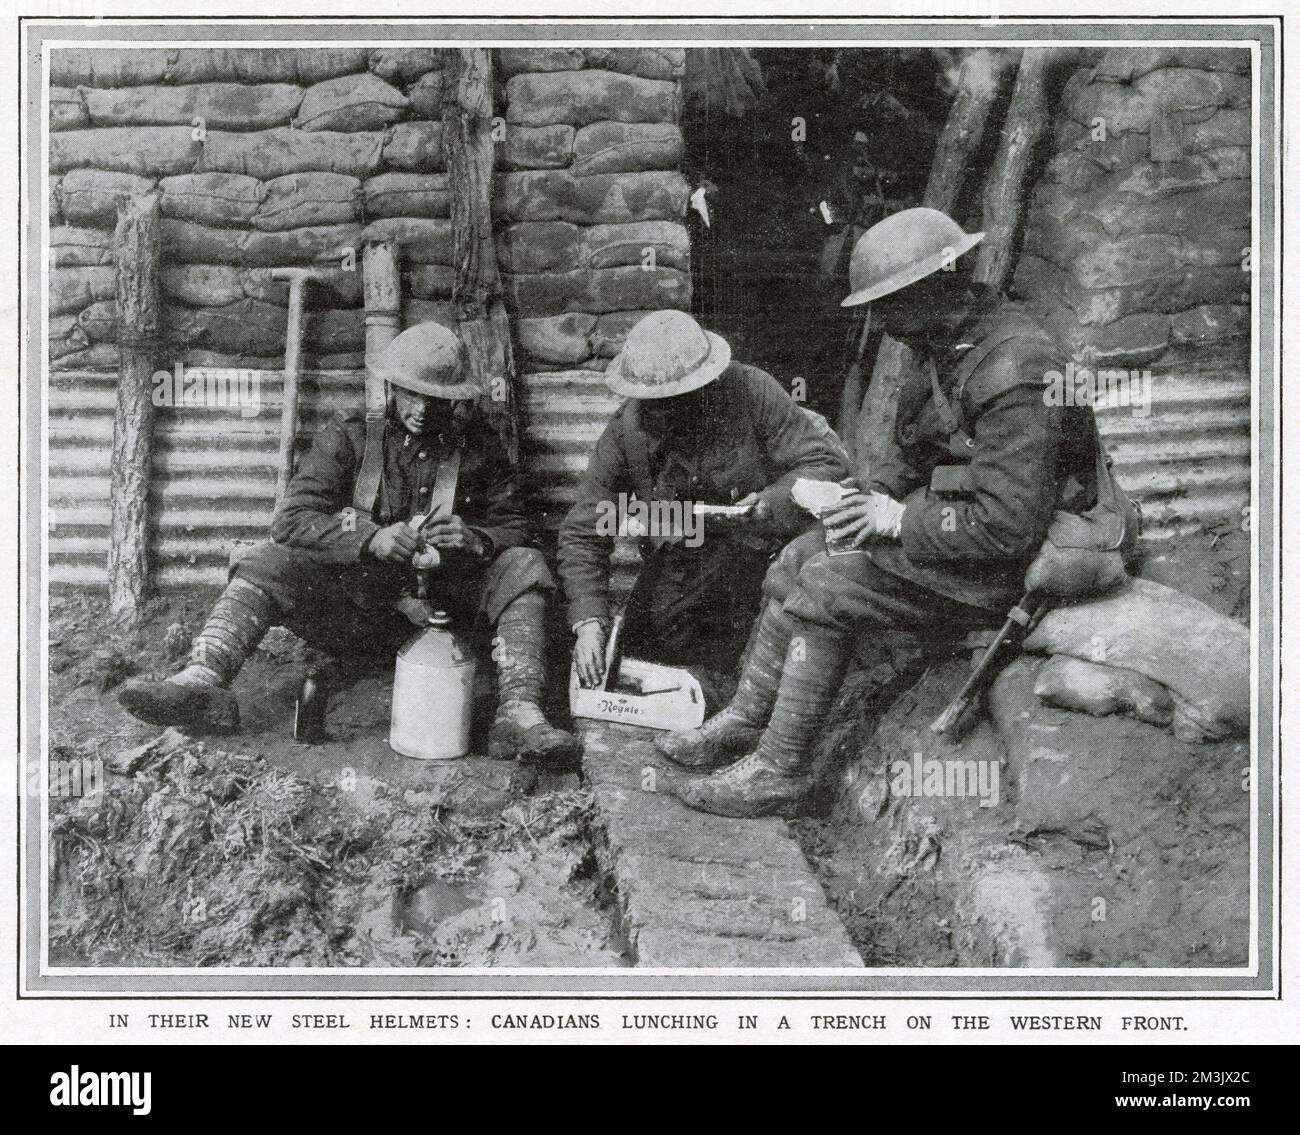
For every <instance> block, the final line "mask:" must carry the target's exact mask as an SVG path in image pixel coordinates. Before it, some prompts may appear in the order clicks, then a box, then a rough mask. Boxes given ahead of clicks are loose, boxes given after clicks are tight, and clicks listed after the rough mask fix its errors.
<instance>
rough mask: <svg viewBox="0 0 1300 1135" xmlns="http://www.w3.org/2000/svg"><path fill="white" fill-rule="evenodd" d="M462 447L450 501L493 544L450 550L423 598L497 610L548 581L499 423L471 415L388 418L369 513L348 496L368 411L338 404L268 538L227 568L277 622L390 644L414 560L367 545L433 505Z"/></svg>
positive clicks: (331, 647) (400, 624) (406, 630)
mask: <svg viewBox="0 0 1300 1135" xmlns="http://www.w3.org/2000/svg"><path fill="white" fill-rule="evenodd" d="M453 447H459V448H460V450H461V458H460V467H459V475H458V476H457V479H456V492H455V499H454V505H453V507H452V509H451V512H453V513H455V514H456V515H458V516H460V517H461V519H463V520H464V521H465V524H466V525H467V526H468V527H469V528H470V529H472V530H473V531H474V532H475V533H477V534H478V536H479V537H480V538H481V539H482V540H483V541H484V542H485V544H486V546H487V549H488V554H487V555H486V556H485V557H484V558H483V559H482V560H479V559H470V558H469V557H466V556H459V555H456V554H455V553H447V554H446V555H445V556H444V558H443V563H442V564H441V565H440V567H439V568H438V569H437V570H436V571H434V572H433V573H431V575H430V576H429V582H430V587H431V590H430V593H429V596H430V599H431V601H432V602H433V603H434V604H435V605H436V606H439V607H441V608H443V609H446V610H448V611H450V612H451V613H452V614H454V615H457V616H459V617H461V618H462V619H472V618H473V617H474V616H475V615H476V614H477V613H479V612H481V613H483V614H484V615H485V616H486V617H487V619H488V621H489V622H495V621H496V619H497V617H498V616H499V615H500V613H501V611H502V610H504V608H505V607H506V606H507V604H509V603H510V602H511V600H513V599H514V598H516V597H517V596H519V595H521V594H523V593H524V592H525V591H527V590H528V589H530V588H538V589H541V590H547V591H549V590H552V589H553V588H554V586H555V584H554V580H553V579H552V577H551V574H550V571H549V569H548V568H547V566H546V563H545V560H544V559H543V558H542V554H541V552H539V551H538V550H537V549H536V547H535V546H534V533H533V527H532V524H531V523H530V521H529V518H528V515H527V512H526V510H525V508H524V505H523V503H522V500H521V492H520V486H519V478H518V475H517V473H516V471H515V470H514V468H513V467H512V466H511V465H510V463H509V462H508V461H507V459H506V457H505V455H504V453H503V452H502V451H501V444H500V442H499V441H498V439H497V437H496V435H495V434H493V433H492V432H491V431H490V430H488V429H487V428H486V427H485V426H483V425H481V424H479V423H478V422H474V423H473V424H472V425H470V426H469V427H467V428H465V429H463V430H455V431H449V432H448V433H447V434H443V435H433V436H427V437H416V436H414V435H412V434H409V433H408V432H407V431H406V430H405V429H403V428H402V426H401V424H400V423H398V422H396V421H394V420H392V419H390V420H389V422H388V424H387V427H386V430H385V433H384V454H383V473H382V477H381V480H380V485H379V492H378V497H377V499H376V502H375V507H374V510H373V512H372V514H371V515H369V516H367V515H365V514H364V513H362V512H358V511H357V510H356V509H355V508H353V506H352V495H353V487H354V484H355V481H356V477H357V472H358V469H359V468H360V465H361V459H362V453H363V451H364V448H365V419H364V416H363V415H361V414H351V415H339V416H336V417H335V418H333V419H331V420H330V421H329V422H327V423H326V424H325V426H324V427H323V428H322V429H321V430H320V432H319V433H318V434H317V435H316V437H315V439H314V441H313V444H312V447H311V450H310V451H309V452H308V453H307V454H306V455H305V456H304V457H303V459H302V461H301V462H300V463H299V466H298V469H297V471H296V472H295V474H294V476H293V479H292V481H291V482H290V484H289V490H288V492H287V493H286V494H285V499H284V502H283V503H282V504H281V505H280V507H279V509H277V510H276V514H275V517H274V519H273V520H272V522H271V538H272V541H273V542H272V543H269V544H263V545H260V546H259V547H258V548H256V549H255V550H254V551H253V552H252V553H251V554H250V555H248V556H247V557H246V558H244V559H243V560H241V561H240V563H239V564H238V565H237V566H236V567H235V569H234V572H233V575H234V576H235V577H237V578H241V579H244V580H246V581H248V582H250V583H253V584H255V585H256V586H258V587H260V588H261V589H262V590H263V591H265V592H266V593H267V594H269V595H270V596H271V597H272V598H273V599H274V600H275V604H276V607H277V609H278V611H279V612H280V615H281V621H282V622H283V623H284V625H286V626H288V627H289V628H290V629H292V630H293V631H294V632H295V633H296V634H298V635H299V636H300V637H302V638H304V639H306V640H307V641H309V642H311V643H312V644H313V645H317V646H319V647H320V648H321V649H324V650H328V651H329V652H331V653H333V654H346V653H353V652H361V653H369V652H372V651H373V652H377V653H380V654H384V653H389V654H391V651H392V649H393V647H394V645H395V643H394V639H397V640H399V641H400V637H401V636H404V635H409V634H410V633H411V625H410V623H409V622H408V621H407V620H406V618H405V617H404V616H402V615H400V614H399V613H398V612H397V611H396V610H395V609H394V605H395V604H396V603H397V602H398V600H399V599H400V598H401V597H402V595H403V593H404V592H407V593H409V592H410V591H411V590H412V588H413V585H414V583H415V572H414V570H413V569H412V568H411V567H409V566H407V565H403V564H392V563H385V562H381V561H378V560H375V559H372V558H370V557H369V556H367V555H365V548H366V545H367V544H368V542H369V541H370V538H371V537H372V536H373V535H374V533H375V532H377V531H378V530H379V529H380V528H382V527H385V526H386V525H389V524H394V523H396V522H398V521H402V520H410V519H411V518H412V517H413V516H419V515H423V514H424V513H426V512H428V510H429V500H430V498H431V496H432V495H433V494H434V492H435V482H436V479H437V474H438V469H439V465H440V463H441V462H442V460H443V459H444V458H445V457H446V456H447V455H448V453H449V452H450V451H451V449H452V448H453Z"/></svg>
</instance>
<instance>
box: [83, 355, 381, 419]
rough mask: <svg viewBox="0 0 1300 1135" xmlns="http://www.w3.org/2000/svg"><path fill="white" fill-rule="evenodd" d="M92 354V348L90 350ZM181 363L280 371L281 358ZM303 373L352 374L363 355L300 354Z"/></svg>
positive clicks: (205, 358) (203, 358)
mask: <svg viewBox="0 0 1300 1135" xmlns="http://www.w3.org/2000/svg"><path fill="white" fill-rule="evenodd" d="M91 349H92V350H94V349H95V348H91ZM181 362H183V363H184V364H185V365H186V366H190V367H222V368H224V369H227V370H230V369H242V370H268V371H276V372H279V371H283V370H284V356H283V355H232V354H227V353H225V352H224V351H208V350H204V349H202V348H196V349H194V350H189V351H185V352H183V353H182V355H181ZM302 362H303V370H304V371H305V372H306V373H311V372H312V371H355V372H358V377H360V372H362V371H364V370H365V366H366V356H365V352H364V351H342V352H334V353H321V352H319V351H312V350H310V349H308V350H307V351H305V352H304V354H303V359H302ZM356 402H357V407H358V409H359V408H360V406H361V388H360V386H358V387H357V398H356Z"/></svg>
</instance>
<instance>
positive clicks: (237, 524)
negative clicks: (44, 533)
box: [49, 368, 364, 588]
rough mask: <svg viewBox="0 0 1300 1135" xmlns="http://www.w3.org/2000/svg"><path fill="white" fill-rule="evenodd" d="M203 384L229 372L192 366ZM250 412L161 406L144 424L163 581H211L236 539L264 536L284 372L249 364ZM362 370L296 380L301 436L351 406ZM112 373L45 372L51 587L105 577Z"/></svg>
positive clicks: (359, 397)
mask: <svg viewBox="0 0 1300 1135" xmlns="http://www.w3.org/2000/svg"><path fill="white" fill-rule="evenodd" d="M186 373H187V375H189V376H197V377H198V378H202V379H203V380H204V381H205V382H206V381H207V380H208V379H209V377H213V378H216V379H221V378H224V377H225V376H227V375H229V374H231V373H233V372H229V371H226V372H221V371H216V370H211V369H205V368H192V369H191V370H189V371H187V372H186ZM256 374H257V379H258V396H259V403H260V406H259V409H258V412H257V413H256V414H255V415H253V416H249V417H246V416H244V415H243V414H242V413H241V411H240V410H239V409H237V408H230V407H225V408H206V407H202V406H191V407H179V408H175V407H160V408H159V410H158V417H157V419H156V425H155V432H154V479H153V485H152V491H153V495H152V502H151V503H152V508H153V513H152V515H153V525H154V531H153V539H152V553H153V557H154V560H153V562H154V564H155V565H156V570H157V575H156V582H157V583H158V585H159V586H160V587H162V588H171V587H179V586H186V585H193V584H195V583H212V584H220V583H222V582H224V580H225V577H226V567H227V564H228V560H229V553H230V549H231V547H232V545H233V544H234V542H235V541H237V540H259V539H265V538H266V531H267V526H268V524H269V523H270V520H271V511H272V508H273V507H274V504H275V479H276V468H275V467H276V459H277V455H278V452H279V436H280V433H279V431H280V407H281V405H282V398H283V375H282V374H280V373H279V372H278V371H258V372H256ZM363 383H364V377H363V375H362V374H361V373H360V372H353V371H333V372H309V373H307V374H305V375H304V376H303V377H302V380H301V387H300V394H299V402H298V420H299V443H300V445H303V446H305V445H307V444H308V443H309V442H310V439H311V435H312V434H313V433H314V432H315V430H316V428H317V427H318V426H319V425H320V424H321V423H322V422H323V421H324V420H326V419H327V418H328V417H329V416H330V415H331V414H334V413H336V412H337V411H339V410H349V409H361V408H362V406H363V404H364V396H363ZM116 386H117V375H116V373H101V372H87V371H71V372H68V373H63V374H55V375H53V376H52V378H51V383H50V403H49V526H50V527H49V552H50V579H51V582H53V583H70V584H81V585H94V586H103V585H105V584H106V583H107V573H106V562H107V556H108V528H109V491H108V490H109V461H110V455H111V452H112V441H113V407H114V400H115V397H116Z"/></svg>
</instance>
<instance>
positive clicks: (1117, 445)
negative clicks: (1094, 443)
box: [1097, 350, 1254, 539]
mask: <svg viewBox="0 0 1300 1135" xmlns="http://www.w3.org/2000/svg"><path fill="white" fill-rule="evenodd" d="M1152 372H1153V377H1152V383H1151V390H1152V395H1151V406H1150V412H1149V413H1147V414H1145V415H1141V414H1135V413H1134V412H1133V409H1132V407H1124V406H1118V407H1100V406H1099V407H1098V409H1097V423H1098V428H1099V429H1100V431H1101V434H1102V437H1103V438H1104V439H1105V443H1106V449H1107V451H1108V452H1109V453H1110V455H1111V456H1112V458H1114V462H1115V464H1114V471H1115V474H1116V476H1117V477H1118V478H1119V481H1120V484H1122V485H1123V486H1124V488H1125V489H1126V490H1127V491H1128V492H1129V493H1130V494H1131V495H1132V496H1133V497H1135V498H1136V499H1137V500H1139V501H1140V502H1141V503H1142V512H1143V534H1144V535H1145V536H1146V537H1148V538H1150V539H1160V538H1163V537H1168V536H1171V535H1173V534H1175V533H1177V532H1185V531H1188V530H1191V529H1195V528H1199V527H1202V526H1204V525H1205V524H1206V523H1207V522H1212V521H1214V520H1217V519H1220V518H1222V517H1224V516H1233V517H1239V516H1240V515H1241V510H1242V509H1243V508H1244V507H1245V506H1247V505H1248V504H1249V503H1250V474H1251V469H1250V441H1251V436H1250V431H1251V423H1252V422H1253V421H1254V411H1253V407H1252V406H1251V400H1250V370H1249V359H1248V358H1247V357H1246V356H1245V355H1244V354H1243V353H1242V352H1241V351H1240V350H1236V351H1232V352H1223V351H1219V352H1209V351H1203V352H1200V353H1190V352H1188V353H1186V354H1182V355H1179V356H1175V357H1174V358H1172V359H1170V358H1169V357H1168V356H1167V357H1166V358H1165V359H1164V360H1162V361H1161V362H1160V363H1157V364H1156V365H1155V366H1153V368H1152Z"/></svg>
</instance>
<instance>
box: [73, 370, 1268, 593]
mask: <svg viewBox="0 0 1300 1135" xmlns="http://www.w3.org/2000/svg"><path fill="white" fill-rule="evenodd" d="M191 373H194V372H191ZM200 373H201V377H204V378H205V379H206V377H207V376H208V375H220V374H221V373H222V372H217V371H211V370H203V371H201V372H200ZM224 373H229V372H224ZM258 377H259V396H260V409H259V412H258V413H257V414H256V415H254V416H251V417H246V416H244V415H243V413H242V412H241V411H240V410H239V409H236V408H224V409H208V408H202V407H191V408H179V409H177V408H162V409H160V410H159V416H158V421H157V429H156V435H155V438H156V441H155V478H154V489H153V493H154V497H153V504H154V514H153V515H154V524H155V531H154V542H153V554H154V557H155V559H154V562H155V564H156V565H157V567H158V577H157V578H158V584H159V586H160V587H162V588H164V589H168V588H173V587H180V586H187V585H193V584H196V583H205V584H219V583H221V582H222V581H223V580H224V579H225V573H226V566H227V563H228V557H229V553H230V549H231V547H232V546H233V545H234V543H235V542H236V541H243V540H259V539H264V538H265V535H266V530H267V525H268V524H269V522H270V518H271V510H272V507H273V504H274V493H275V461H276V454H277V450H278V437H279V418H280V405H281V387H282V376H281V374H280V373H279V372H275V371H262V372H258ZM116 382H117V376H116V374H113V373H100V372H84V371H76V372H68V373H63V374H56V375H54V376H53V377H52V380H51V386H50V406H49V505H50V532H49V535H50V573H51V580H52V582H55V583H62V584H78V585H92V586H103V585H104V584H105V583H106V571H105V563H106V558H107V554H108V525H109V494H108V489H109V457H110V452H111V446H112V436H113V406H114V397H115V387H116ZM363 382H364V379H363V375H362V374H361V372H359V371H333V372H310V373H308V374H306V375H304V377H303V380H302V391H301V395H300V401H299V442H300V445H303V446H305V445H306V444H307V443H308V442H309V440H310V438H311V435H312V434H313V433H314V432H315V430H316V429H317V427H318V426H319V425H320V424H321V423H322V422H323V421H324V420H325V419H326V418H327V417H328V416H329V415H331V414H333V413H335V412H337V411H339V410H344V409H360V408H361V406H362V389H363ZM618 404H619V399H618V398H617V397H616V396H614V395H611V394H610V393H609V391H608V390H607V389H606V387H605V384H604V379H603V376H602V375H601V374H599V373H597V372H594V371H562V372H558V373H555V374H534V375H529V376H527V377H526V378H525V380H524V382H523V411H524V414H525V418H524V426H525V435H526V437H527V439H528V446H527V451H526V460H527V464H528V468H529V469H530V470H531V473H532V476H533V478H534V484H535V488H534V492H535V494H536V499H537V502H538V504H539V506H540V507H541V508H542V509H543V510H544V517H543V519H544V526H545V529H546V530H547V533H548V535H549V536H551V537H552V538H553V535H554V532H555V529H556V528H557V527H558V526H559V523H560V521H561V520H562V519H563V517H564V514H565V512H566V511H567V509H568V507H569V505H570V504H572V502H573V499H574V493H575V489H576V485H577V480H578V478H579V476H580V475H581V474H582V471H583V470H584V469H585V468H586V463H587V459H588V456H589V455H590V453H591V451H592V448H593V447H594V446H595V443H596V439H597V438H598V437H599V436H600V433H601V431H602V430H603V429H604V427H605V423H606V422H607V421H608V420H609V417H610V415H611V414H612V413H613V412H614V410H615V409H616V408H617V406H618ZM1098 421H1099V424H1100V427H1101V431H1102V435H1103V437H1104V438H1105V440H1106V446H1107V449H1108V450H1109V452H1110V453H1111V455H1112V457H1113V458H1114V459H1115V471H1116V474H1117V476H1118V477H1119V479H1120V482H1121V483H1122V484H1123V485H1124V487H1125V488H1126V489H1127V490H1128V491H1129V492H1130V493H1131V494H1132V495H1134V496H1135V497H1136V498H1137V499H1138V500H1140V501H1141V502H1142V505H1143V511H1144V516H1145V528H1144V533H1145V535H1146V536H1148V537H1149V538H1156V539H1158V538H1161V537H1163V536H1168V535H1171V534H1173V533H1174V532H1178V531H1185V530H1187V529H1189V528H1193V527H1197V526H1199V525H1202V524H1204V523H1206V522H1207V521H1211V520H1214V519H1217V518H1219V517H1222V516H1225V515H1240V510H1241V509H1242V508H1243V507H1244V506H1245V505H1247V504H1248V503H1249V500H1250V436H1251V435H1250V431H1251V422H1252V421H1253V411H1252V407H1251V402H1250V388H1249V375H1248V372H1247V370H1246V369H1245V362H1244V360H1243V358H1242V356H1241V354H1240V353H1239V352H1237V353H1234V354H1232V355H1224V354H1222V353H1220V354H1218V355H1214V354H1201V355H1199V356H1188V357H1187V358H1186V359H1183V360H1179V361H1178V362H1177V364H1176V365H1174V366H1171V367H1167V366H1161V367H1160V368H1159V370H1158V371H1157V372H1156V373H1155V376H1154V382H1153V392H1152V399H1151V408H1150V412H1149V413H1148V414H1146V415H1138V414H1135V413H1133V412H1132V409H1131V408H1125V407H1112V408H1099V409H1098ZM638 564H639V558H638V556H637V554H636V548H635V545H634V544H633V543H632V542H630V541H626V542H620V545H619V547H618V550H617V552H616V555H615V570H614V587H615V590H616V591H618V592H621V591H625V590H626V588H627V587H628V586H629V585H630V582H631V579H632V577H633V575H634V574H635V571H636V568H637V566H638Z"/></svg>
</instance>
